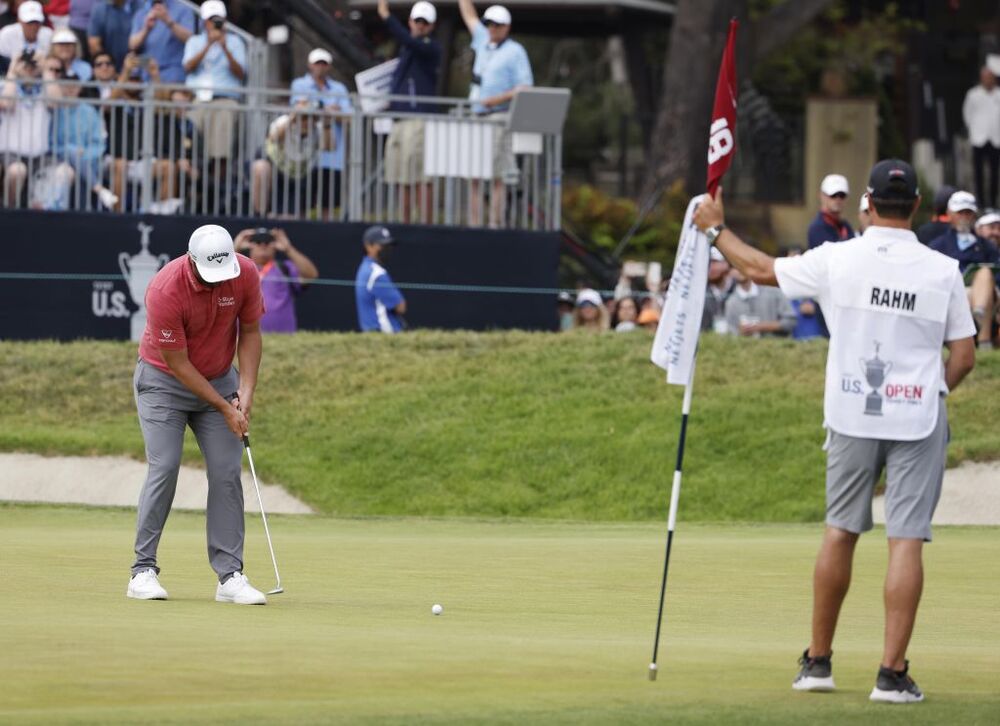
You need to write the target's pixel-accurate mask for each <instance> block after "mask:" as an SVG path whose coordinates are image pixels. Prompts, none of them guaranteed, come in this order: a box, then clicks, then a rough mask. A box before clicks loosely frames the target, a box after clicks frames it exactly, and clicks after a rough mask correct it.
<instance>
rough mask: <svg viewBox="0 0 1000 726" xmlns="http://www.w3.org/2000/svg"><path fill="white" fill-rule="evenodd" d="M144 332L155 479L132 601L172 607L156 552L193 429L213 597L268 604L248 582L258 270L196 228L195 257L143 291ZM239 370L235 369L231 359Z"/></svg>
mask: <svg viewBox="0 0 1000 726" xmlns="http://www.w3.org/2000/svg"><path fill="white" fill-rule="evenodd" d="M146 314H147V318H146V331H145V333H144V334H143V337H142V342H141V343H140V344H139V362H138V364H137V365H136V368H135V376H134V378H133V383H134V389H135V390H134V393H135V402H136V408H137V409H138V411H139V423H140V425H141V427H142V435H143V438H144V439H145V442H146V459H147V460H148V461H149V473H148V474H147V475H146V482H145V484H144V485H143V487H142V493H141V495H140V497H139V516H138V523H137V526H136V537H135V564H133V565H132V578H131V580H130V581H129V585H128V591H127V595H128V597H132V598H137V599H139V600H166V599H167V591H166V590H164V589H163V587H162V586H161V585H160V582H159V580H158V579H157V575H158V574H159V572H160V568H159V567H157V565H156V548H157V545H158V544H159V542H160V535H161V534H163V526H164V524H165V523H166V521H167V515H168V514H169V513H170V506H171V504H172V502H173V499H174V490H175V489H176V487H177V472H178V470H179V469H180V464H181V450H182V448H183V446H184V430H185V429H186V428H187V427H188V426H190V427H191V430H192V431H194V435H195V438H197V440H198V446H199V447H200V448H201V451H202V454H203V455H204V456H205V466H206V469H207V470H208V507H207V512H206V515H207V520H208V521H207V525H208V526H207V532H208V559H209V562H210V563H211V565H212V569H213V570H215V572H216V574H217V575H218V576H219V585H218V588H217V590H216V593H215V599H216V600H218V601H219V602H232V603H237V604H240V605H263V604H265V603H266V602H267V600H266V598H265V597H264V594H263V593H261V592H260V591H259V590H256V589H255V588H253V587H252V586H251V585H250V583H249V581H248V580H247V578H246V577H245V576H244V575H243V534H244V522H243V484H242V482H241V481H240V470H241V464H242V460H243V446H242V442H241V438H242V436H243V435H244V434H245V433H247V428H248V425H249V420H250V410H251V408H252V406H253V394H254V389H255V388H256V386H257V369H258V368H259V367H260V356H261V334H260V323H259V321H260V318H261V316H262V315H263V314H264V299H263V296H262V295H261V290H260V278H259V276H258V275H257V268H256V267H255V266H254V263H253V262H251V261H250V259H249V258H247V257H244V256H242V255H238V254H237V253H236V250H235V249H234V246H233V239H232V237H230V236H229V233H228V232H227V231H226V230H225V229H223V228H222V227H219V226H218V225H214V224H207V225H205V226H203V227H199V228H198V229H196V230H195V231H194V234H192V235H191V240H190V241H189V242H188V253H187V254H186V255H184V256H183V257H179V258H177V259H176V260H173V261H171V262H169V263H167V264H166V265H165V266H164V267H163V269H162V270H160V271H159V272H158V273H156V277H154V278H153V280H152V282H150V284H149V288H148V289H147V290H146ZM234 354H235V356H236V357H237V358H238V360H239V370H236V368H234V367H233V356H234Z"/></svg>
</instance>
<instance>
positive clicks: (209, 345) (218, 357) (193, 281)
mask: <svg viewBox="0 0 1000 726" xmlns="http://www.w3.org/2000/svg"><path fill="white" fill-rule="evenodd" d="M236 258H237V259H238V260H239V263H240V276H239V277H237V278H235V279H233V280H226V281H225V282H223V283H222V284H221V285H219V286H218V287H208V286H207V285H205V284H204V283H202V282H201V281H200V280H198V278H197V277H195V274H194V271H193V270H192V269H191V263H190V262H189V261H188V259H189V258H188V256H187V255H183V256H181V257H178V258H177V259H176V260H171V261H170V262H168V263H167V264H166V265H164V266H163V269H162V270H160V271H159V272H157V273H156V276H155V277H154V278H153V279H152V281H151V282H150V283H149V287H148V288H146V331H145V332H144V333H143V336H142V341H141V342H140V343H139V357H140V358H142V359H143V360H144V361H146V362H147V363H149V364H150V365H154V366H156V367H157V368H159V369H160V370H161V371H163V372H164V373H170V368H168V367H167V364H166V363H164V362H163V357H162V356H161V355H160V350H161V349H163V350H183V349H184V348H187V352H188V359H189V360H190V361H191V363H192V364H193V365H194V367H195V368H197V369H198V372H199V373H201V374H202V375H203V376H205V378H207V379H208V380H212V379H213V378H218V377H219V376H221V375H223V374H225V373H226V372H227V371H228V370H229V366H231V365H232V363H233V357H234V356H235V355H236V337H237V331H238V326H237V324H236V323H237V320H238V321H239V322H241V323H243V324H245V325H246V324H250V323H255V322H257V321H258V320H260V317H261V316H262V315H263V314H264V297H263V295H262V294H261V291H260V277H259V276H258V275H257V266H256V265H254V263H253V262H252V261H251V260H250V259H249V258H248V257H244V256H243V255H236ZM171 375H173V374H172V373H171Z"/></svg>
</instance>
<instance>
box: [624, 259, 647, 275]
mask: <svg viewBox="0 0 1000 726" xmlns="http://www.w3.org/2000/svg"><path fill="white" fill-rule="evenodd" d="M622 275H624V276H625V277H644V276H645V275H646V263H645V262H640V261H639V260H625V262H624V263H623V264H622Z"/></svg>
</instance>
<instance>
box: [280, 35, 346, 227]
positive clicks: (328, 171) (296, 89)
mask: <svg viewBox="0 0 1000 726" xmlns="http://www.w3.org/2000/svg"><path fill="white" fill-rule="evenodd" d="M332 63H333V56H332V55H331V54H330V52H329V51H328V50H326V49H324V48H314V49H313V50H312V51H310V53H309V72H308V73H306V74H305V75H303V76H300V77H299V78H296V79H295V80H294V81H292V86H291V89H290V90H291V92H292V94H291V104H292V105H293V106H297V105H299V103H300V102H302V101H305V102H307V103H308V104H309V106H311V107H313V108H321V109H323V110H324V111H327V112H328V113H330V114H331V115H333V116H334V117H340V116H341V115H342V114H346V113H350V112H351V111H353V110H354V107H353V106H352V105H351V95H350V91H348V90H347V86H345V85H344V84H343V83H340V82H339V81H335V80H333V79H332V78H330V66H331V64H332ZM344 123H347V119H344V120H343V121H338V122H336V123H334V124H333V141H334V148H333V150H332V151H323V152H321V153H320V157H319V168H318V169H317V170H316V171H315V172H314V174H315V178H314V179H313V183H312V197H313V198H312V199H310V200H309V201H310V203H311V204H313V205H317V204H318V205H319V206H320V207H321V208H322V209H323V210H324V212H326V211H328V210H331V209H334V208H336V207H339V206H340V185H341V172H343V170H344V127H343V124H344Z"/></svg>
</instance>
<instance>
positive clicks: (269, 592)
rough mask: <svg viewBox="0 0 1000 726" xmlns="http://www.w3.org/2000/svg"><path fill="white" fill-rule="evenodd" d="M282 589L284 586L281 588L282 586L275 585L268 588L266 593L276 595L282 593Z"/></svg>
mask: <svg viewBox="0 0 1000 726" xmlns="http://www.w3.org/2000/svg"><path fill="white" fill-rule="evenodd" d="M284 591H285V588H283V587H276V588H274V589H273V590H268V592H267V594H268V595H278V594H280V593H283V592H284Z"/></svg>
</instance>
